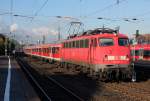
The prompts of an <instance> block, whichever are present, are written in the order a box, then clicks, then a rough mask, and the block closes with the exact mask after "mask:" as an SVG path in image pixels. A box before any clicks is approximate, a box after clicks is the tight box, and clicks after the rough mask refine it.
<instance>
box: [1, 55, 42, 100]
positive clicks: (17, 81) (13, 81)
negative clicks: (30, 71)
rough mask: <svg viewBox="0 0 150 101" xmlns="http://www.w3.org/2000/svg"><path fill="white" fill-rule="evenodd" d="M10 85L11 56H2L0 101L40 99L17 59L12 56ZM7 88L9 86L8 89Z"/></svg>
mask: <svg viewBox="0 0 150 101" xmlns="http://www.w3.org/2000/svg"><path fill="white" fill-rule="evenodd" d="M10 65H11V69H10V72H11V73H10V74H11V75H10V83H9V84H10V87H8V85H9V84H8V81H9V79H8V74H9V73H8V68H9V58H8V57H7V56H0V101H6V100H5V99H6V97H8V95H9V101H40V98H39V97H38V95H37V94H36V92H35V91H34V89H33V87H32V86H31V84H30V83H29V81H28V80H27V78H26V76H25V74H24V73H23V71H22V70H21V68H20V66H19V65H18V64H17V62H16V60H15V59H13V58H10ZM6 88H9V89H7V90H6Z"/></svg>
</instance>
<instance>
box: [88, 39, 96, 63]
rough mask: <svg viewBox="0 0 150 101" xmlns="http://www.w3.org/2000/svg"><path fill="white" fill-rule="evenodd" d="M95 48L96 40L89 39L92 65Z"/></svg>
mask: <svg viewBox="0 0 150 101" xmlns="http://www.w3.org/2000/svg"><path fill="white" fill-rule="evenodd" d="M96 47H97V38H93V39H91V44H90V54H89V57H90V63H93V62H94V61H95V56H96Z"/></svg>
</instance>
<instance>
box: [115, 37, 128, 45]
mask: <svg viewBox="0 0 150 101" xmlns="http://www.w3.org/2000/svg"><path fill="white" fill-rule="evenodd" d="M118 44H119V45H120V46H127V45H129V40H128V39H127V38H119V40H118Z"/></svg>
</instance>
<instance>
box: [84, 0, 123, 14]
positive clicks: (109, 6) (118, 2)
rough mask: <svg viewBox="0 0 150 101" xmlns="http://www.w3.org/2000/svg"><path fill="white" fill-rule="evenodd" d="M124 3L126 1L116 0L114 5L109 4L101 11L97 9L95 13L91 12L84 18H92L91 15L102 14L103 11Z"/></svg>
mask: <svg viewBox="0 0 150 101" xmlns="http://www.w3.org/2000/svg"><path fill="white" fill-rule="evenodd" d="M124 1H126V0H120V1H119V0H118V1H117V3H116V2H115V3H113V4H110V5H108V6H106V7H104V8H102V9H98V10H96V11H93V12H91V13H89V14H87V15H86V16H85V17H89V16H92V15H94V14H97V13H100V12H103V11H105V10H107V9H110V8H112V7H114V6H116V5H118V4H120V3H122V2H124Z"/></svg>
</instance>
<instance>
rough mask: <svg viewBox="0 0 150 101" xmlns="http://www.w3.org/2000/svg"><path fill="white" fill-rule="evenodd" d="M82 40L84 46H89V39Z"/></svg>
mask: <svg viewBox="0 0 150 101" xmlns="http://www.w3.org/2000/svg"><path fill="white" fill-rule="evenodd" d="M84 41H85V46H84V48H88V47H89V40H88V39H85V40H84Z"/></svg>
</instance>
